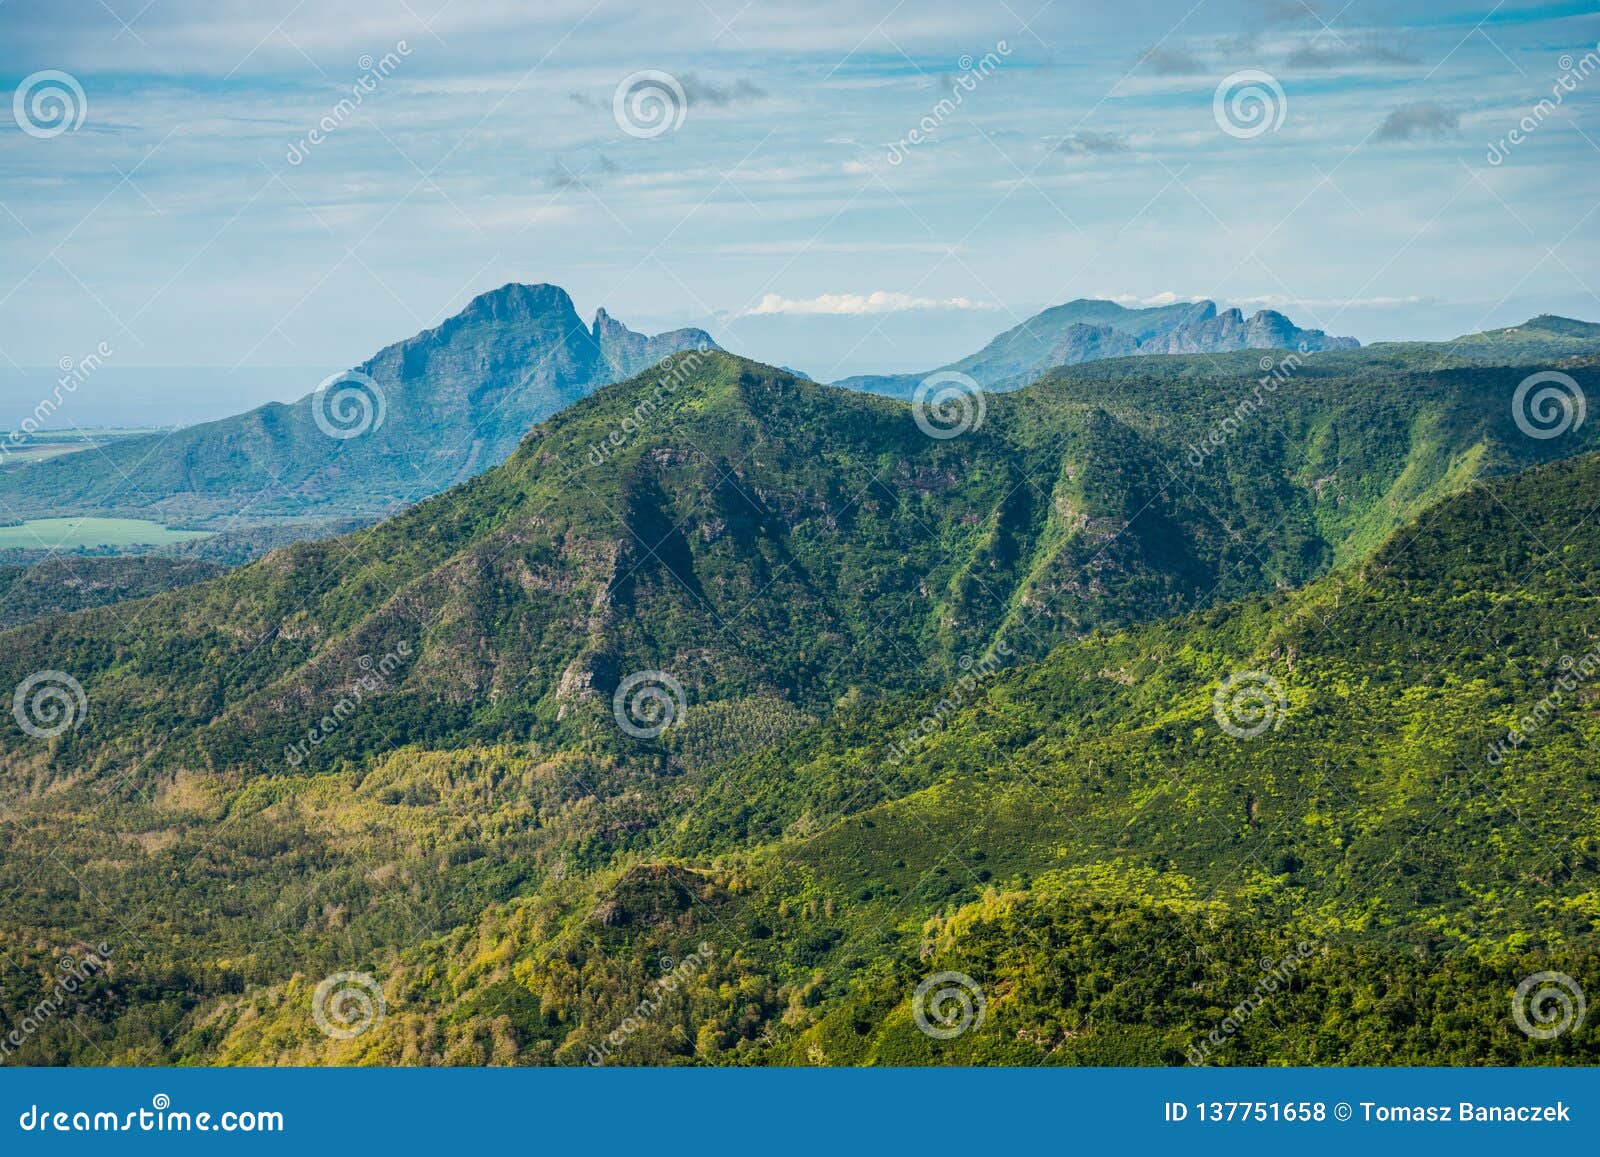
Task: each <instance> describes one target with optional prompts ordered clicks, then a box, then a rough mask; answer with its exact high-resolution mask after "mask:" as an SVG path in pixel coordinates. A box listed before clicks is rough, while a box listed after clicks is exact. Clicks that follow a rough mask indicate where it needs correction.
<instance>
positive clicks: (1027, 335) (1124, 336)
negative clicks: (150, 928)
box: [834, 298, 1361, 397]
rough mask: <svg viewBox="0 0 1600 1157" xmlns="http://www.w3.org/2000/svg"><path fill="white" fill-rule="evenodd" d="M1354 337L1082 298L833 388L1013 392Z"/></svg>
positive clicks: (1191, 304)
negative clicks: (953, 377)
mask: <svg viewBox="0 0 1600 1157" xmlns="http://www.w3.org/2000/svg"><path fill="white" fill-rule="evenodd" d="M1360 344H1361V343H1360V342H1358V341H1356V339H1355V338H1352V337H1329V336H1328V335H1327V334H1325V333H1323V332H1322V331H1321V330H1318V329H1300V328H1299V327H1298V326H1296V325H1295V324H1294V323H1293V322H1291V321H1290V320H1289V319H1288V318H1286V317H1284V316H1283V314H1281V313H1277V312H1275V311H1273V310H1269V309H1263V310H1259V311H1258V312H1256V313H1255V314H1254V315H1252V316H1251V317H1249V318H1246V317H1245V316H1244V314H1243V313H1242V312H1241V311H1239V310H1237V309H1228V310H1224V311H1222V312H1220V313H1219V312H1218V311H1217V306H1216V303H1215V302H1211V301H1185V302H1178V303H1177V304H1174V305H1160V306H1152V307H1150V308H1147V309H1129V308H1127V307H1126V306H1122V305H1118V304H1117V303H1116V302H1114V301H1098V300H1093V299H1090V298H1079V299H1078V300H1076V301H1069V302H1067V303H1066V304H1065V305H1057V306H1054V307H1052V308H1050V309H1047V310H1045V311H1044V312H1043V313H1039V314H1036V315H1035V316H1033V317H1031V318H1029V319H1028V320H1027V321H1024V322H1022V323H1021V324H1020V325H1017V326H1016V327H1014V328H1012V329H1009V330H1007V331H1006V332H1005V333H1003V334H1001V335H1000V336H998V337H996V338H995V339H994V340H993V341H991V342H990V343H989V344H988V345H986V346H984V347H983V349H981V350H979V351H978V352H977V353H974V354H970V355H968V356H967V357H964V358H962V359H961V360H960V361H955V362H951V363H949V364H948V365H944V366H940V367H938V368H937V369H934V370H929V371H927V372H926V373H921V374H890V375H878V376H873V375H868V376H862V377H853V378H845V379H843V380H842V381H839V382H836V383H834V384H835V385H839V386H843V387H845V388H846V389H852V390H865V391H868V392H870V393H874V394H888V395H890V396H893V397H911V396H912V394H913V393H914V392H915V390H916V388H917V386H918V385H919V384H921V382H922V381H923V379H925V378H927V377H929V376H931V375H932V374H936V373H960V374H965V375H966V376H967V377H969V378H971V379H972V380H973V381H975V382H977V384H978V385H980V386H982V387H984V388H985V389H988V390H1014V389H1017V388H1018V387H1020V386H1025V385H1027V384H1028V383H1030V382H1032V381H1034V380H1036V379H1037V378H1038V377H1039V376H1040V375H1042V374H1044V373H1047V372H1048V371H1050V370H1052V369H1055V368H1056V367H1058V366H1072V365H1078V364H1080V363H1082V362H1090V361H1098V360H1100V359H1102V358H1123V357H1144V356H1150V355H1158V354H1207V353H1231V352H1233V351H1235V350H1245V349H1271V350H1294V351H1297V352H1300V353H1311V352H1316V351H1320V350H1345V349H1356V348H1358V347H1359V346H1360Z"/></svg>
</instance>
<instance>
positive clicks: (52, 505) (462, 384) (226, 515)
mask: <svg viewBox="0 0 1600 1157" xmlns="http://www.w3.org/2000/svg"><path fill="white" fill-rule="evenodd" d="M1355 345H1356V343H1355V341H1354V339H1349V338H1330V337H1327V336H1326V335H1325V334H1323V333H1321V332H1320V331H1317V330H1302V329H1299V328H1297V327H1295V326H1294V325H1293V324H1292V323H1291V322H1290V321H1289V320H1288V319H1287V318H1285V317H1284V316H1283V315H1282V314H1278V313H1273V312H1270V311H1262V312H1259V313H1257V314H1255V315H1254V316H1253V317H1250V318H1248V319H1246V318H1245V317H1244V316H1243V315H1242V314H1241V313H1240V312H1239V311H1238V310H1237V309H1230V310H1226V311H1223V312H1221V313H1219V312H1218V311H1217V308H1216V306H1215V305H1214V304H1213V303H1211V302H1209V301H1202V302H1185V303H1182V304H1179V305H1171V306H1163V307H1156V308H1151V309H1127V308H1124V307H1123V306H1120V305H1117V304H1116V303H1114V302H1110V301H1089V300H1079V301H1073V302H1069V303H1067V304H1065V305H1061V306H1056V307H1054V308H1052V309H1048V310H1045V311H1044V312H1043V313H1040V314H1038V315H1037V316H1035V317H1033V318H1030V319H1029V320H1028V321H1025V322H1023V323H1022V324H1021V325H1019V326H1017V327H1016V328H1014V329H1012V330H1009V331H1007V332H1006V333H1004V334H1001V335H1000V336H999V337H997V338H995V339H994V341H992V342H991V343H989V345H988V346H986V347H985V348H984V349H983V350H980V351H979V352H977V353H975V354H973V355H971V356H970V357H967V358H964V359H962V360H961V361H959V362H955V363H952V365H951V366H949V367H945V368H947V369H954V370H958V371H960V372H962V373H965V374H968V375H969V376H970V377H971V378H972V379H973V380H975V381H976V382H977V383H978V384H979V385H981V386H984V387H986V388H989V389H997V390H999V389H1013V388H1015V387H1017V386H1019V385H1022V384H1025V383H1026V382H1029V381H1032V380H1034V379H1035V378H1037V377H1038V376H1039V375H1040V374H1042V373H1044V372H1046V371H1047V370H1049V369H1052V368H1054V367H1056V366H1061V365H1074V364H1078V363H1081V362H1085V361H1090V360H1096V359H1101V358H1115V357H1133V356H1139V357H1143V356H1149V355H1156V354H1173V353H1217V352H1224V351H1232V350H1240V349H1283V350H1300V351H1316V350H1329V349H1347V348H1353V347H1354V346H1355ZM715 348H717V347H716V343H715V342H713V341H712V339H711V338H710V336H709V335H708V334H706V333H705V332H704V331H703V330H699V329H679V330H673V331H671V332H668V333H662V334H657V335H655V336H647V335H645V334H642V333H637V332H635V331H633V330H631V329H629V328H628V327H627V326H625V325H624V324H622V323H621V322H619V321H617V320H616V319H614V318H613V317H611V315H610V314H608V313H607V312H606V311H605V310H604V309H601V310H600V311H599V312H598V313H597V314H596V315H595V319H594V321H593V323H592V324H591V325H588V326H585V325H583V323H582V322H581V321H580V319H579V317H578V314H577V312H576V310H575V307H574V306H573V303H572V299H571V298H570V297H569V296H568V295H567V293H566V292H565V291H564V290H562V289H560V288H558V287H557V286H554V285H522V284H517V283H512V284H509V285H505V286H502V287H501V288H499V289H497V290H493V291H490V292H488V293H484V294H481V295H479V296H478V297H476V298H474V299H473V300H472V301H471V302H470V303H469V304H468V305H467V306H466V308H465V309H463V310H462V311H461V312H460V313H458V314H456V315H455V316H453V317H451V318H450V319H448V320H447V321H445V322H444V323H443V324H442V325H439V326H437V327H435V328H434V329H430V330H426V331H424V332H422V333H419V334H417V335H416V336H414V337H412V338H409V339H407V340H406V341H403V342H397V343H396V344H394V345H392V346H389V347H387V348H385V349H383V350H380V351H379V352H378V353H377V354H375V355H374V356H373V357H372V358H370V359H368V360H367V361H365V362H363V363H362V364H360V365H359V366H356V367H354V368H353V369H352V370H351V371H349V372H348V373H346V374H344V375H339V376H338V377H337V378H336V379H334V381H333V384H332V385H331V386H330V387H329V389H328V390H326V391H319V392H317V393H313V394H311V395H308V396H307V397H305V398H302V399H301V400H300V401H298V402H295V403H293V404H292V405H285V404H282V403H271V404H268V405H265V406H261V407H258V408H257V409H254V410H251V411H250V412H248V413H245V414H240V415H237V416H235V417H231V418H225V419H222V420H219V421H215V422H207V423H203V424H200V425H196V426H192V427H187V428H184V429H180V430H177V431H173V432H163V433H159V434H152V435H147V436H141V437H133V438H128V439H125V440H122V441H119V442H116V443H114V444H112V445H109V446H107V447H106V448H104V449H103V450H101V451H97V452H86V453H80V454H77V455H69V456H66V457H64V458H61V459H59V460H52V461H47V462H43V463H40V464H38V465H36V466H32V467H29V468H28V469H27V470H25V471H17V472H12V473H0V511H3V512H5V514H6V516H7V517H9V518H12V519H26V518H41V517H57V516H64V515H81V514H94V515H102V516H103V515H110V516H115V517H130V518H144V519H152V520H155V521H159V522H162V523H165V524H167V525H172V526H181V527H185V528H197V529H205V530H213V531H219V532H221V533H220V534H219V536H218V537H217V538H215V539H213V540H208V541H206V542H203V543H201V544H199V545H198V546H197V547H195V548H193V549H194V550H195V551H196V552H197V553H199V554H200V555H202V556H203V557H205V558H208V559H213V560H216V561H221V562H225V563H232V562H236V561H238V560H239V559H241V558H248V557H254V556H255V555H257V554H260V553H262V552H264V550H265V549H269V548H271V547H272V546H276V545H279V544H281V543H282V542H283V541H286V540H293V539H296V538H314V537H319V536H322V535H326V534H330V533H335V532H336V531H338V530H340V529H345V528H347V527H348V526H350V525H355V524H361V523H367V522H372V521H375V520H376V519H379V518H382V517H384V516H386V515H388V514H391V513H393V512H394V511H396V510H398V509H399V508H400V507H402V506H404V505H406V504H408V503H412V502H416V501H419V500H421V499H423V498H426V497H428V496H430V495H432V494H435V493H438V492H439V491H441V490H444V489H447V488H448V487H450V486H451V485H453V484H455V483H457V482H460V481H463V480H465V479H467V478H470V477H472V476H473V475H474V474H477V473H480V472H481V471H483V470H487V469H489V468H490V467H492V466H495V465H498V464H499V463H500V462H502V461H504V460H505V458H506V457H507V456H508V455H510V453H511V452H512V450H513V449H515V447H516V445H517V443H518V441H519V440H520V439H521V437H522V436H523V434H525V433H526V432H527V430H528V429H529V428H530V427H531V426H533V425H534V424H536V423H538V422H539V421H542V420H543V419H545V418H547V417H549V416H550V415H552V414H554V413H556V412H558V411H559V410H561V409H563V408H565V407H566V406H568V405H570V404H571V403H573V402H575V401H577V400H578V399H580V398H582V397H586V396H587V395H589V394H590V393H592V392H593V391H594V390H596V389H598V388H599V387H601V386H603V385H606V384H608V383H610V382H613V381H618V380H621V379H623V378H627V377H631V376H632V375H634V374H637V373H639V372H640V371H642V370H644V369H646V368H648V367H649V366H651V365H654V364H655V363H657V362H659V361H660V360H661V359H662V358H664V357H667V356H668V355H670V354H673V353H678V352H682V351H685V350H694V349H715ZM925 376H926V375H922V374H918V375H901V376H892V377H878V378H850V379H846V380H845V381H843V382H839V383H836V384H838V385H841V386H844V387H846V388H851V389H859V390H866V391H870V392H875V393H883V394H889V395H894V396H904V397H910V396H911V395H912V393H913V392H914V390H915V388H916V386H917V384H918V383H919V382H920V381H921V380H922V379H923V377H925Z"/></svg>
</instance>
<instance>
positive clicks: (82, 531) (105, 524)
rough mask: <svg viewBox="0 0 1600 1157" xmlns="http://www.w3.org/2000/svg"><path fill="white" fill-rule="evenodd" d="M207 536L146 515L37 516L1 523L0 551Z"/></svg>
mask: <svg viewBox="0 0 1600 1157" xmlns="http://www.w3.org/2000/svg"><path fill="white" fill-rule="evenodd" d="M206 537H209V532H208V531H204V530H170V529H168V528H167V527H165V526H162V525H161V524H160V523H159V522H150V521H147V520H146V519H142V518H33V519H29V520H28V521H27V522H22V523H18V524H17V525H15V526H0V550H57V549H60V550H74V549H76V548H78V547H81V546H161V545H164V544H166V543H169V542H187V541H189V540H190V539H192V538H206Z"/></svg>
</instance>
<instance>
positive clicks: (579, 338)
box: [0, 283, 716, 536]
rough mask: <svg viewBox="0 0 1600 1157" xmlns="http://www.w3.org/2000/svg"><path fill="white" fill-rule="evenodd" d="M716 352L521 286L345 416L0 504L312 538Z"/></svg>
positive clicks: (254, 426)
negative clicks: (652, 373) (676, 364)
mask: <svg viewBox="0 0 1600 1157" xmlns="http://www.w3.org/2000/svg"><path fill="white" fill-rule="evenodd" d="M714 348H716V343H714V342H713V341H712V340H711V338H710V337H709V336H708V335H707V334H706V333H705V332H704V331H702V330H698V329H685V330H676V331H674V332H672V333H665V334H657V335H655V336H649V335H646V334H642V333H635V332H634V331H633V330H630V329H629V328H628V327H627V326H625V325H623V324H622V323H621V322H619V321H616V320H615V319H614V318H612V317H610V316H609V315H607V314H606V313H605V311H604V310H602V311H601V312H600V314H599V315H598V316H597V317H596V318H595V322H594V325H593V326H588V325H585V324H584V323H583V321H582V320H581V319H580V318H579V316H578V313H577V310H576V309H575V308H574V307H573V304H572V298H571V297H569V296H568V295H567V292H566V291H565V290H564V289H562V288H560V287H559V286H555V285H523V284H518V283H511V284H509V285H504V286H501V287H500V288H499V289H496V290H492V291H490V292H488V293H484V294H480V295H479V296H477V297H475V298H473V299H472V300H471V301H470V302H469V303H468V304H467V306H466V308H464V309H463V310H462V311H461V312H460V313H458V314H456V315H455V316H453V317H450V318H448V319H446V320H445V321H443V322H441V323H440V324H439V325H437V326H435V327H433V328H432V329H428V330H424V331H423V332H422V333H419V334H416V335H415V336H413V337H409V338H407V339H405V340H404V341H400V342H396V343H395V344H393V345H391V346H386V347H385V348H383V349H381V350H379V351H378V352H377V353H376V354H374V355H373V356H372V357H371V358H369V359H368V360H367V361H365V362H363V363H361V364H360V365H359V366H357V367H355V371H353V375H352V376H351V380H352V382H353V383H354V388H353V389H352V390H351V391H349V393H348V396H347V397H346V398H345V399H344V401H343V402H342V403H341V402H339V401H338V400H337V399H335V400H333V401H331V402H330V400H329V399H328V398H326V397H324V398H321V399H319V398H318V397H317V395H315V394H311V395H307V396H306V397H304V398H302V399H300V401H298V402H295V403H293V404H290V405H284V404H281V403H272V404H270V405H266V406H261V407H259V408H257V409H255V410H251V411H249V412H248V413H244V414H238V415H235V416H234V417H231V418H224V419H221V420H220V421H216V422H207V423H204V424H202V425H198V426H193V427H189V428H188V429H184V430H179V431H176V432H174V433H167V434H157V435H152V436H150V437H144V438H128V439H125V440H123V441H121V442H118V443H116V444H115V445H113V446H110V447H107V448H106V450H105V451H104V452H97V453H95V454H93V455H90V454H82V455H73V456H69V457H68V458H63V459H60V460H57V461H52V462H43V463H40V464H39V465H38V466H35V467H31V468H30V469H28V470H27V471H26V472H22V473H16V474H7V475H0V502H3V503H4V504H5V506H6V508H7V509H8V510H10V511H13V512H15V513H16V514H18V515H19V516H22V517H40V516H46V515H52V514H119V515H126V516H133V517H143V518H153V519H158V520H161V521H165V522H169V523H181V524H183V525H189V526H202V527H204V526H208V525H218V526H227V527H234V526H235V525H239V526H244V525H250V524H255V523H283V522H288V521H294V522H301V521H304V522H305V523H306V524H307V531H306V533H307V535H308V536H314V534H315V533H316V532H317V529H318V528H319V527H320V526H322V525H324V524H325V523H326V522H327V521H328V520H345V519H352V518H353V519H360V520H367V521H370V520H373V519H376V518H380V517H383V516H384V515H385V514H387V513H390V512H392V511H393V510H395V509H397V508H398V507H400V506H403V505H405V504H407V503H411V502H417V501H420V500H421V499H423V498H427V497H429V496H431V495H433V494H435V493H437V492H439V491H441V490H444V489H446V488H447V487H449V486H451V485H453V484H455V483H458V482H462V481H464V480H465V479H467V478H469V477H471V476H473V475H475V474H479V473H481V472H483V471H484V470H487V469H489V468H490V467H492V466H496V465H498V464H499V463H501V462H503V461H504V460H505V459H506V457H507V456H508V455H509V454H510V453H511V452H512V451H513V450H514V449H516V447H517V444H518V443H519V442H520V441H521V440H522V437H523V435H524V434H526V433H527V432H528V430H529V429H531V428H532V427H534V426H536V425H538V424H539V423H540V422H542V421H544V420H545V419H546V418H548V417H550V416H551V415H552V414H555V413H557V412H558V411H560V410H563V409H565V408H566V407H567V406H569V405H571V404H572V403H573V402H576V401H578V400H579V399H581V398H584V397H587V396H588V395H589V394H591V393H593V392H594V391H595V390H597V389H599V388H600V387H601V386H604V385H607V384H609V383H611V382H614V381H617V380H619V379H621V378H624V377H629V376H631V375H633V374H635V373H638V372H639V371H640V370H643V369H646V368H648V367H649V366H651V365H653V364H654V363H655V362H657V361H659V360H660V359H661V358H664V357H666V356H667V355H668V354H672V353H676V352H679V351H681V350H688V349H714ZM362 376H364V377H365V378H366V379H370V381H369V382H362V381H361V377H362ZM358 396H359V399H358ZM340 405H343V406H344V407H345V409H344V410H343V412H342V413H339V412H333V411H335V410H337V408H338V407H339V406H340ZM331 430H334V431H337V432H336V433H334V432H330V431H331ZM134 475H137V478H138V485H137V487H135V486H132V485H129V484H128V482H127V479H128V478H129V477H131V476H134ZM241 512H242V513H241Z"/></svg>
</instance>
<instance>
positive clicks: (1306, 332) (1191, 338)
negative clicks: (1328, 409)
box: [1138, 302, 1361, 354]
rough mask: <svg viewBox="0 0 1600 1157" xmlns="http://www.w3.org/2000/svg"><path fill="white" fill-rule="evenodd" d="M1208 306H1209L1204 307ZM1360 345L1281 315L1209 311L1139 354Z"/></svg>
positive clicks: (1150, 342)
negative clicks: (1249, 315)
mask: <svg viewBox="0 0 1600 1157" xmlns="http://www.w3.org/2000/svg"><path fill="white" fill-rule="evenodd" d="M1206 304H1207V305H1210V304H1211V303H1210V302H1207V303H1206ZM1360 345H1361V343H1360V342H1358V341H1357V340H1356V339H1355V338H1353V337H1330V336H1329V335H1328V334H1326V333H1323V332H1322V331H1321V330H1320V329H1301V328H1300V327H1299V326H1297V325H1295V324H1294V322H1292V321H1290V320H1289V319H1288V318H1287V317H1284V316H1283V314H1281V313H1278V312H1276V311H1275V310H1271V309H1263V310H1258V311H1257V312H1256V313H1255V314H1253V315H1252V316H1251V317H1250V318H1249V319H1248V320H1247V319H1246V318H1245V316H1244V314H1243V313H1242V312H1241V311H1239V310H1237V309H1228V310H1224V311H1223V312H1221V313H1217V312H1215V310H1213V311H1212V313H1211V314H1210V316H1208V317H1205V318H1199V319H1196V320H1195V321H1193V322H1190V323H1189V324H1187V325H1182V326H1179V327H1178V328H1177V329H1174V330H1171V331H1170V332H1168V333H1164V334H1160V335H1158V336H1155V337H1152V338H1151V339H1150V340H1148V341H1146V342H1143V343H1141V344H1140V346H1139V350H1138V352H1139V353H1142V354H1210V353H1227V352H1229V351H1232V350H1245V349H1250V350H1300V351H1302V352H1309V351H1313V350H1348V349H1356V348H1358V347H1359V346H1360Z"/></svg>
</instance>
